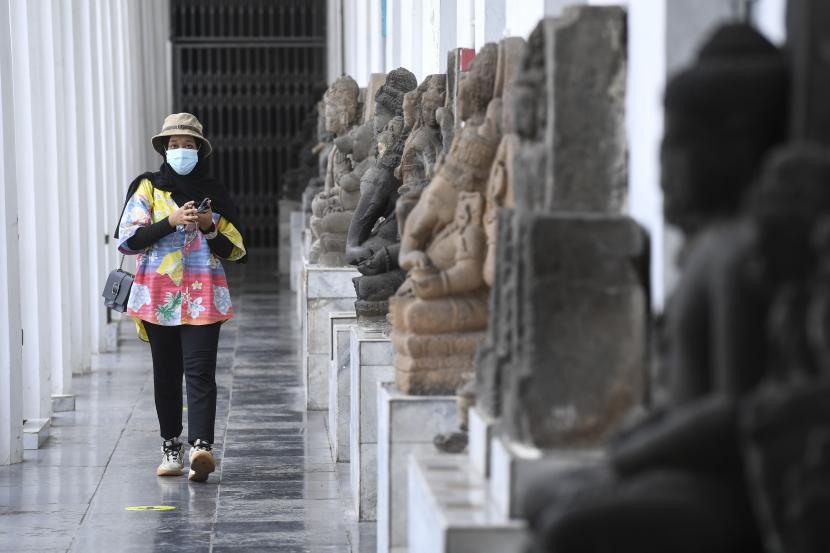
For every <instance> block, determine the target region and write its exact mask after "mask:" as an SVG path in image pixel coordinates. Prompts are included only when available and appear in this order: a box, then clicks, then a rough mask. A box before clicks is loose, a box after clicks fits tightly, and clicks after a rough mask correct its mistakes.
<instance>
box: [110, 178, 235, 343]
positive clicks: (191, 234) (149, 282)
mask: <svg viewBox="0 0 830 553" xmlns="http://www.w3.org/2000/svg"><path fill="white" fill-rule="evenodd" d="M178 208H179V206H178V205H176V202H174V201H173V198H172V194H171V193H170V192H165V191H164V190H159V189H158V188H155V187H153V184H152V183H151V182H150V181H149V180H147V179H144V180H143V181H141V183H140V184H139V186H138V190H136V192H135V194H133V196H132V197H131V198H130V199H129V201H128V202H127V206H126V208H125V209H124V215H123V216H122V217H121V221H120V223H119V227H118V234H119V238H118V250H119V251H120V252H122V253H124V254H127V255H137V256H138V258H137V259H136V274H135V281H134V282H133V286H132V289H131V290H130V299H129V302H128V304H127V314H128V315H129V316H131V317H132V318H133V320H134V321H135V323H136V327H137V330H138V335H139V337H140V338H141V339H142V340H144V341H147V333H146V331H145V329H144V325H143V322H144V321H146V322H149V323H153V324H157V325H163V326H177V325H206V324H212V323H215V322H218V321H226V320H228V319H230V318H231V317H232V316H233V307H232V305H231V296H230V292H229V290H228V280H227V278H226V277H225V271H224V270H223V269H222V264H221V262H220V261H219V259H218V258H217V257H216V256H215V255H214V254H213V252H211V250H210V247H209V246H208V241H207V239H206V238H205V236H204V235H203V234H202V232H201V231H200V230H199V229H198V227H197V226H196V225H187V226H185V225H179V226H178V228H176V231H175V232H173V233H171V234H168V235H167V236H165V237H164V238H162V239H161V240H159V241H158V242H156V243H155V244H153V245H152V246H150V247H148V248H146V249H145V250H142V251H135V250H131V249H130V247H129V246H128V245H127V241H128V240H129V239H130V238H131V237H132V236H133V235H134V234H135V232H136V230H138V229H139V228H140V227H141V226H144V225H149V224H152V223H155V222H158V221H161V220H162V219H164V218H165V217H169V216H170V215H172V214H173V212H175V211H176V210H177V209H178ZM213 222H214V224H215V225H216V230H217V232H220V233H222V234H224V235H225V236H226V237H227V238H228V240H230V241H231V243H232V244H233V246H234V248H233V251H232V252H231V255H230V257H228V260H229V261H236V260H238V259H240V258H242V257H243V256H244V255H245V245H244V244H243V241H242V235H241V234H240V233H239V231H238V230H237V229H236V227H234V226H233V225H232V224H231V223H230V221H228V220H227V219H225V218H224V217H221V216H220V215H219V214H218V213H214V214H213Z"/></svg>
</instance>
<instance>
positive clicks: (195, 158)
mask: <svg viewBox="0 0 830 553" xmlns="http://www.w3.org/2000/svg"><path fill="white" fill-rule="evenodd" d="M198 162H199V152H198V151H196V150H189V149H187V148H176V149H175V150H167V164H168V165H169V166H170V167H172V168H173V170H174V171H175V172H177V173H178V174H180V175H187V174H189V173H190V172H191V171H192V170H193V168H194V167H196V164H197V163H198Z"/></svg>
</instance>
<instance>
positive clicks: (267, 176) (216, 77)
mask: <svg viewBox="0 0 830 553" xmlns="http://www.w3.org/2000/svg"><path fill="white" fill-rule="evenodd" d="M325 6H326V5H325V0H171V18H170V21H171V27H172V29H171V40H172V42H173V105H174V109H175V110H176V111H177V112H179V111H186V112H190V113H193V114H194V115H196V116H197V117H198V118H199V120H200V121H201V122H202V124H203V125H204V127H205V134H206V136H207V137H208V138H209V139H210V140H211V143H212V144H213V147H214V154H213V156H212V162H211V167H212V170H213V172H214V175H216V176H217V177H218V178H220V179H221V180H222V181H223V182H224V183H225V185H226V186H227V187H228V189H229V190H230V193H231V194H232V195H233V197H234V199H235V200H236V202H237V203H238V205H239V211H240V214H241V215H242V216H243V218H244V224H245V227H246V228H245V231H246V233H247V239H248V244H249V245H250V246H252V247H269V248H274V247H277V246H278V228H279V225H278V213H277V211H278V209H277V206H278V201H277V199H278V197H279V195H280V186H281V184H280V178H281V176H282V175H283V173H285V171H286V170H287V169H290V168H292V167H294V166H295V165H296V163H297V160H295V159H291V158H292V157H293V156H291V155H290V152H291V149H290V142H291V139H292V137H293V136H294V135H295V134H296V133H297V132H299V130H300V127H301V124H302V122H303V119H304V118H305V117H306V116H307V115H308V113H309V112H310V111H311V110H313V109H314V105H315V102H316V101H317V100H318V99H319V97H320V96H321V95H322V92H323V91H324V90H325V84H326V59H325V52H326V28H325V24H326V7H325Z"/></svg>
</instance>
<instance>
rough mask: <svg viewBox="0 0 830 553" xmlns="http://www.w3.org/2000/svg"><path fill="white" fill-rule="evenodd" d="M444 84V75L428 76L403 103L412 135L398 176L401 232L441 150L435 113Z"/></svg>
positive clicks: (443, 97)
mask: <svg viewBox="0 0 830 553" xmlns="http://www.w3.org/2000/svg"><path fill="white" fill-rule="evenodd" d="M446 84H447V77H446V75H429V76H428V77H427V78H426V79H424V82H422V83H421V85H420V86H419V87H418V88H417V89H416V90H415V91H414V92H410V93H409V94H407V97H406V99H405V100H404V117H405V118H406V119H407V121H406V124H407V126H408V127H409V128H411V129H412V132H411V133H410V134H409V138H408V139H407V141H406V144H405V145H404V148H403V154H402V157H401V165H400V168H399V173H400V174H399V176H398V178H399V179H400V180H401V187H400V189H399V190H398V196H399V198H398V203H397V207H396V214H397V218H398V227H399V229H401V232H403V225H404V223H405V222H406V218H407V216H408V215H409V213H410V212H411V211H412V209H413V208H414V207H415V204H417V203H418V199H419V198H420V197H421V191H423V189H424V187H426V185H427V184H428V183H429V180H430V178H431V177H432V169H433V166H434V165H435V161H436V159H437V158H438V154H439V153H441V151H442V149H443V145H442V142H441V129H440V128H439V126H438V119H437V118H436V111H437V110H438V108H440V107H441V106H443V105H444V102H445V99H446V92H447V89H446Z"/></svg>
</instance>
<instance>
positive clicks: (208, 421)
mask: <svg viewBox="0 0 830 553" xmlns="http://www.w3.org/2000/svg"><path fill="white" fill-rule="evenodd" d="M221 325H222V323H214V324H211V325H203V326H197V325H181V326H160V325H155V324H151V323H148V322H146V321H145V322H144V328H145V329H146V330H147V337H148V338H149V339H150V350H151V351H152V353H153V388H154V390H155V396H156V413H157V414H158V417H159V426H160V427H161V437H162V438H164V439H165V440H169V439H171V438H174V437H176V436H179V435H180V434H181V433H182V375H184V377H185V382H186V384H187V438H188V441H189V442H190V443H191V444H192V443H193V442H195V441H196V440H197V439H201V440H203V441H205V442H210V443H213V424H214V422H215V420H216V351H217V349H218V347H219V328H220V326H221Z"/></svg>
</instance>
